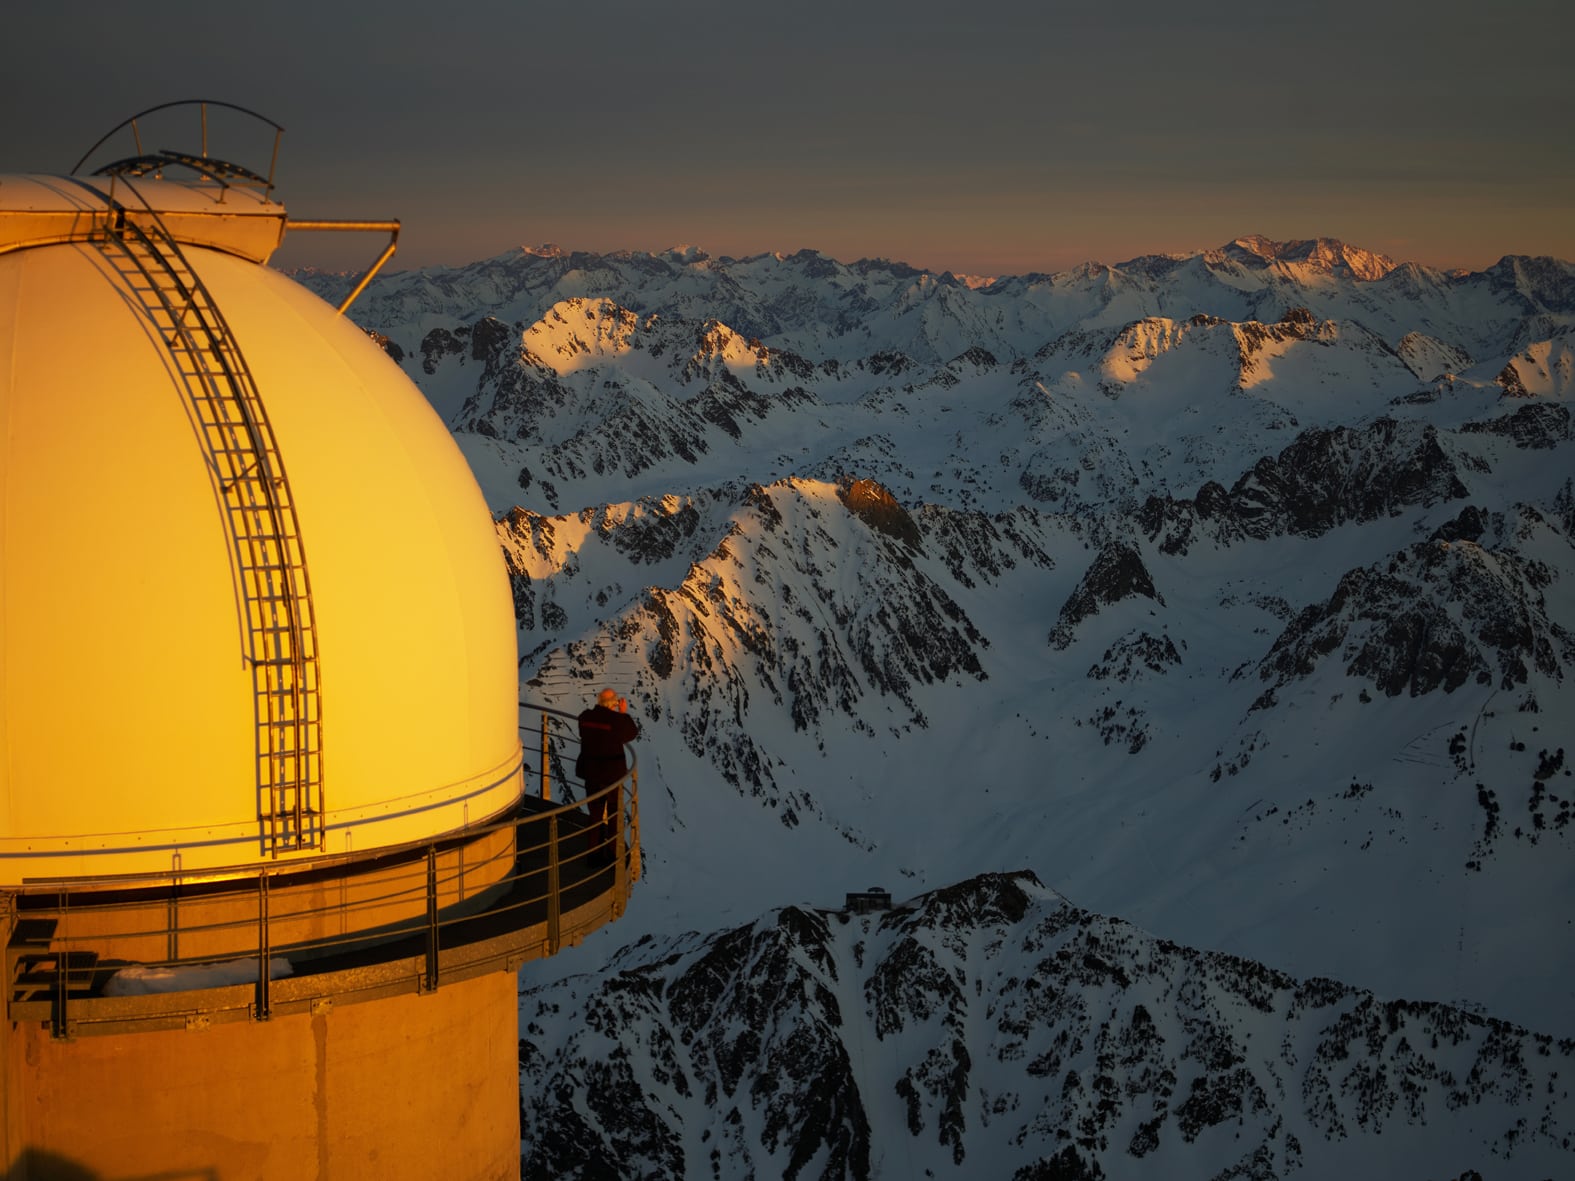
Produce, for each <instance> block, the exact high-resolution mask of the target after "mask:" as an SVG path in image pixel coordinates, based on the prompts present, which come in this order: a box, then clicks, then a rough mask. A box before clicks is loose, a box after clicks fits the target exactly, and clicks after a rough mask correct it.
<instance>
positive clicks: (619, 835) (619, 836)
mask: <svg viewBox="0 0 1575 1181" xmlns="http://www.w3.org/2000/svg"><path fill="white" fill-rule="evenodd" d="M628 783H629V776H628V775H625V776H624V777H623V778H622V779H620V780H618V794H617V795H616V796H614V797H613V798H612V800H610V801H609V803H611V804H612V805H613V806H614V807H613V836H612V855H613V918H617V917H618V916H619V915H621V914H623V910H624V906H625V905H626V904H627V903H628V901H629V859H628V857H626V856H625V852H626V850H625V849H624V844H623V837H624V831H625V830H624V823H623V808H624V790H625V788H626V787H627V786H628Z"/></svg>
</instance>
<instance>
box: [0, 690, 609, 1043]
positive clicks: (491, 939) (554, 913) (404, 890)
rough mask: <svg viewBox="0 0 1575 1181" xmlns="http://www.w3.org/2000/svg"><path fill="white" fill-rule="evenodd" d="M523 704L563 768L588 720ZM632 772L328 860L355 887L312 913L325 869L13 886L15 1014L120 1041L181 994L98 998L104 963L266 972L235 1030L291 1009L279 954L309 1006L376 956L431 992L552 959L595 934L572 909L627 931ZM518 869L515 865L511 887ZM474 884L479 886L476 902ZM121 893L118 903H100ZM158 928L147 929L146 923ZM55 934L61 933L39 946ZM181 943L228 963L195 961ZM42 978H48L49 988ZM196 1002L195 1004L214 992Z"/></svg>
mask: <svg viewBox="0 0 1575 1181" xmlns="http://www.w3.org/2000/svg"><path fill="white" fill-rule="evenodd" d="M522 705H524V706H525V708H528V709H531V710H532V711H534V712H537V713H538V715H539V722H538V723H537V726H536V727H527V726H525V725H522V726H521V730H522V731H525V732H527V733H529V732H531V731H532V730H533V729H535V728H539V729H540V730H541V731H543V732H547V733H548V735H549V742H548V747H549V754H550V756H551V757H552V758H554V759H556V760H560V761H561V760H563V759H564V757H565V756H566V755H567V754H568V753H569V752H568V749H567V748H570V747H572V746H573V745H576V744H577V739H576V738H573V737H571V736H566V735H563V734H562V733H561V727H559V730H560V733H559V734H557V735H553V734H551V733H550V731H551V730H552V729H553V728H554V727H553V726H552V725H551V722H552V720H553V718H555V717H556V718H571V717H574V716H575V715H573V714H570V713H567V712H566V711H563V710H556V709H552V708H551V707H544V706H536V705H531V704H529V703H522ZM568 761H569V762H570V763H572V759H569V760H568ZM631 764H632V765H631V766H630V768H629V770H628V771H627V772H626V773H625V775H624V776H623V777H622V778H620V779H619V780H618V781H617V782H615V783H613V784H611V785H609V786H607V787H605V788H601V789H599V790H597V791H595V792H591V793H589V794H588V795H584V798H582V799H581V800H580V801H577V802H574V803H560V804H557V805H551V804H550V802H549V801H547V800H543V799H540V798H539V797H532V796H529V795H527V796H526V797H524V798H522V800H521V804H520V807H519V808H518V809H517V810H513V811H511V814H510V815H508V816H506V817H503V818H501V819H492V820H489V821H488V822H486V823H482V824H478V825H475V826H471V827H467V828H465V829H462V830H457V831H454V832H450V833H445V834H442V835H441V836H440V837H437V838H435V839H434V838H430V837H429V838H427V839H426V840H423V841H418V842H411V843H409V844H407V845H403V846H398V847H395V848H383V849H373V850H367V851H366V852H365V853H364V854H359V855H354V856H349V857H346V856H339V857H335V858H332V859H328V860H330V862H331V865H332V867H333V870H334V871H336V874H337V876H336V878H335V879H334V880H335V881H337V882H338V883H339V885H340V886H341V887H342V888H341V889H337V890H334V891H332V893H333V894H335V895H337V900H336V901H333V902H328V903H320V902H316V901H315V900H309V899H312V895H313V892H315V893H316V897H317V898H320V897H321V893H322V883H321V881H320V880H319V879H320V876H321V872H322V871H321V869H320V868H314V867H313V866H312V865H311V864H310V863H299V864H297V863H291V864H289V865H276V864H272V863H261V864H257V865H253V866H251V867H250V871H251V873H250V876H249V877H247V878H246V879H243V880H240V881H234V882H226V881H215V880H211V879H207V878H206V875H204V878H203V879H199V880H197V881H192V880H191V878H189V877H186V878H182V877H175V878H172V876H171V875H170V874H168V873H166V874H163V875H153V874H146V875H118V876H117V877H116V878H115V879H114V880H113V882H110V883H105V882H103V881H101V880H97V881H87V884H88V885H90V886H93V887H96V888H93V889H80V888H75V889H74V888H73V887H77V886H80V885H82V884H83V881H86V880H85V879H84V880H83V881H71V880H60V881H55V882H50V883H27V884H25V885H23V886H20V887H15V888H9V889H7V890H6V891H3V892H0V893H3V894H4V895H9V896H10V898H9V903H10V905H9V907H8V908H7V909H9V912H10V915H9V919H8V922H9V924H10V927H11V931H12V937H11V939H10V941H9V946H8V948H7V969H8V976H9V981H8V986H7V991H6V1007H7V1010H8V1011H9V1012H10V1013H11V1014H13V1017H12V1019H13V1020H14V1019H16V1016H15V1014H17V1013H18V1011H19V1010H18V1006H19V1005H20V1006H22V1010H25V1011H27V1012H29V1013H32V1012H34V1011H36V1010H37V1008H38V1005H39V1004H40V1003H44V1002H45V1000H46V999H47V1004H48V1014H47V1016H48V1020H49V1021H50V1024H51V1028H52V1029H54V1031H55V1033H56V1035H57V1036H60V1037H69V1036H73V1035H74V1034H76V1033H81V1032H92V1031H93V1022H94V1021H95V1020H100V1021H108V1020H109V1019H108V1018H104V1017H98V1018H95V1016H94V1012H95V1006H98V1008H99V1009H104V1008H105V1007H106V1006H107V1007H109V1008H113V1010H114V1012H115V1018H114V1020H115V1022H116V1023H117V1025H116V1027H117V1028H119V1027H121V1026H124V1025H125V1024H126V1023H127V1022H128V1021H131V1022H133V1023H134V1022H135V1020H136V1019H135V1017H134V1016H127V1012H128V1008H129V1010H135V1009H136V1008H137V1002H139V1001H143V1000H147V1001H148V1003H147V1004H146V1005H143V1006H142V1008H143V1009H144V1010H145V1011H146V1012H147V1013H148V1014H150V1016H149V1017H148V1018H147V1019H148V1020H149V1021H157V1020H165V1019H167V1014H168V1012H169V1011H170V1009H169V1005H170V1002H169V1001H168V998H167V994H157V995H158V997H159V998H160V999H158V1000H153V999H152V998H143V997H113V998H110V997H100V995H99V993H98V992H97V989H98V988H99V987H101V986H102V984H103V982H104V980H105V979H107V977H108V976H109V975H110V974H111V972H112V970H113V968H112V967H104V966H102V965H105V964H106V963H107V964H111V965H113V966H115V967H118V966H122V965H127V964H136V965H138V966H141V967H145V968H169V969H182V968H194V967H202V966H208V965H213V964H216V963H227V962H231V961H235V960H247V959H254V960H255V962H256V963H257V964H258V965H259V966H260V968H261V970H260V971H259V972H258V978H257V981H256V987H255V989H254V990H253V1000H252V1002H251V1004H250V1006H249V1008H248V1011H247V1012H246V1013H237V1012H232V1011H231V1010H232V1009H233V1005H232V1004H230V1003H229V1002H225V1003H223V1004H220V1005H219V1006H218V1007H219V1008H220V1009H223V1010H224V1011H225V1012H227V1013H229V1015H230V1016H232V1017H233V1016H242V1017H245V1016H249V1017H250V1018H251V1019H253V1020H267V1019H269V1017H270V1016H273V1015H277V1014H278V1013H279V1012H280V1007H279V1006H280V1003H281V1002H280V1000H279V998H280V995H281V993H280V982H279V980H277V979H276V980H272V981H271V982H270V981H268V980H267V979H265V978H266V977H268V975H269V973H268V970H267V968H266V967H262V965H268V964H270V963H271V962H272V959H273V957H278V956H285V957H287V958H288V959H289V960H290V962H291V964H292V966H293V969H294V972H295V974H296V975H297V976H299V977H304V978H305V980H304V981H302V982H297V983H296V984H294V985H292V990H291V991H290V995H291V996H296V995H298V994H299V993H300V992H301V989H302V988H308V989H309V988H310V980H311V978H312V977H314V976H321V977H322V978H323V979H324V980H325V981H328V980H331V979H332V978H334V974H335V973H336V972H341V971H343V970H344V968H343V967H341V966H340V965H341V964H351V963H364V962H367V959H366V957H367V956H371V957H372V961H371V962H394V961H398V960H400V959H401V958H402V957H404V958H408V957H410V956H414V957H415V964H416V970H415V974H414V977H412V979H413V980H414V981H415V983H416V986H417V987H419V988H425V989H432V988H437V987H440V986H441V985H442V984H443V983H444V982H445V981H447V980H448V979H450V977H451V976H452V975H453V971H452V969H451V968H450V967H448V966H447V965H449V964H450V962H451V961H453V960H455V957H458V962H461V963H463V964H466V965H470V968H469V969H467V970H470V971H472V973H473V971H474V970H475V969H474V965H473V964H472V963H471V960H470V959H468V958H467V957H468V956H470V955H471V953H470V952H467V951H466V948H467V947H472V946H473V945H474V946H480V947H483V948H484V949H485V948H492V950H490V951H486V955H490V956H491V957H492V959H493V960H498V959H499V957H502V960H503V961H506V962H508V963H515V964H517V963H518V962H521V961H523V960H524V959H526V958H530V956H531V955H532V954H547V955H551V954H553V953H554V952H556V951H558V950H559V948H560V946H561V945H562V941H563V940H564V939H566V938H568V939H571V940H577V939H578V937H579V935H580V934H583V932H584V930H585V929H587V928H585V926H584V922H585V919H583V918H581V919H578V920H576V923H577V924H578V925H575V926H570V925H568V924H567V922H566V916H568V915H569V913H570V912H571V911H573V910H575V908H577V907H583V906H585V905H586V904H587V903H588V902H589V901H590V900H592V899H604V900H605V901H604V903H603V905H604V906H605V908H606V909H605V910H604V911H601V912H599V913H601V914H602V915H603V917H602V918H600V919H595V920H592V922H593V925H599V924H600V922H604V921H607V920H608V919H615V918H617V917H618V916H619V915H621V914H622V913H623V911H624V909H625V907H626V905H627V899H628V892H629V889H630V886H631V884H632V883H633V882H634V881H637V880H638V879H639V876H640V853H639V804H638V792H639V779H638V759H637V758H634V759H631ZM582 788H583V785H582ZM582 794H583V793H582ZM606 798H613V799H615V800H616V801H617V803H616V806H615V808H614V816H615V823H614V835H613V837H612V839H611V841H610V842H607V841H603V840H601V838H600V837H599V835H598V831H597V828H596V826H595V824H594V823H593V822H592V821H591V820H590V817H589V815H587V806H590V810H592V811H594V805H595V803H596V802H597V801H600V800H602V799H606ZM542 805H548V806H542ZM508 829H513V830H514V831H513V834H512V840H510V841H509V842H508V843H507V844H506V845H501V846H499V847H498V848H497V849H496V850H493V851H490V852H484V855H483V856H481V857H479V858H477V859H475V860H470V859H469V858H468V857H466V856H465V855H464V854H465V853H466V852H467V851H468V852H469V853H470V854H471V855H472V856H474V851H475V850H476V849H478V848H480V849H482V850H483V851H485V849H486V842H487V841H488V838H490V837H492V836H493V834H497V833H501V832H503V831H505V830H508ZM609 845H611V847H609ZM620 851H621V852H620ZM505 857H507V858H509V859H510V864H509V865H508V866H507V867H506V868H505V869H504V871H503V872H502V873H501V874H499V873H498V872H497V871H498V869H499V863H500V862H501V861H502V859H503V858H505ZM445 858H447V859H445ZM489 867H490V868H489ZM467 878H468V879H469V883H470V885H471V886H473V887H474V888H473V889H470V890H468V891H467ZM303 879H305V880H303ZM106 886H109V887H112V891H111V893H110V894H109V896H107V897H103V900H102V901H99V898H100V897H102V896H103V894H104V890H105V889H106ZM292 891H295V895H294V896H292ZM609 895H610V897H608V896H609ZM117 915H118V916H120V917H119V918H117V917H116V916H117ZM144 916H146V920H147V921H142V920H143V917H144ZM28 924H31V925H30V926H29V925H28ZM44 927H48V928H49V933H48V934H47V935H46V936H42V937H40V936H39V935H38V932H39V931H40V930H42V929H43V928H44ZM538 927H540V928H541V935H540V936H539V938H540V943H530V942H528V941H527V942H526V943H524V944H521V943H519V939H520V938H524V937H525V935H524V934H518V935H516V936H515V937H514V942H513V943H510V942H509V940H508V939H507V938H505V936H507V935H508V933H509V932H510V931H514V932H520V933H528V932H534V931H536V929H537V928H538ZM248 928H249V929H250V932H251V934H250V935H248V934H247V933H246V932H247V930H248ZM531 938H537V936H531ZM500 939H501V940H502V944H499V940H500ZM412 941H414V942H412ZM182 944H184V945H186V946H187V947H188V948H191V947H200V946H204V945H206V946H208V947H209V948H212V947H220V946H222V948H223V950H222V951H217V952H215V951H211V950H210V951H207V952H203V953H202V954H184V955H183V954H180V946H181V945H182ZM503 944H506V945H507V946H502V945H503ZM494 945H499V946H502V949H501V950H499V949H498V947H497V946H494ZM150 946H157V947H158V948H159V949H160V950H161V951H168V952H170V954H168V955H167V956H165V958H161V959H158V958H152V957H148V956H146V955H143V954H131V953H132V952H136V951H145V950H146V949H147V948H148V947H150ZM347 956H348V957H350V959H349V960H346V959H345V957H347ZM389 957H392V959H390V958H389ZM40 971H43V972H47V973H48V977H49V985H48V987H47V989H45V990H42V991H41V990H40V986H39V979H40V978H39V976H38V973H39V972H40ZM351 975H352V976H353V975H354V973H353V972H352V973H351ZM325 987H327V985H325ZM29 989H31V991H29ZM191 991H192V993H193V996H194V999H196V994H197V993H200V992H202V991H204V990H203V989H201V988H198V989H194V990H191ZM46 992H47V998H46V996H45V993H46ZM232 992H233V990H232ZM329 993H330V994H331V993H332V989H331V988H330V989H329ZM215 995H217V994H215ZM227 995H229V994H227ZM350 999H356V998H354V997H351V998H350ZM197 1003H199V1004H200V999H199V1000H198V1002H197ZM150 1027H151V1026H150Z"/></svg>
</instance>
